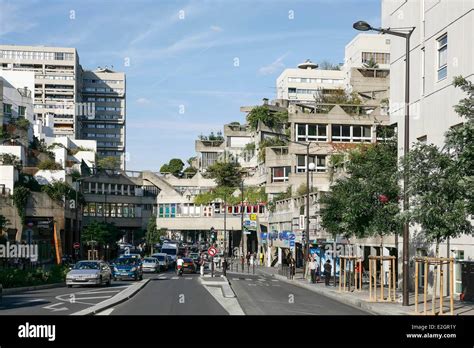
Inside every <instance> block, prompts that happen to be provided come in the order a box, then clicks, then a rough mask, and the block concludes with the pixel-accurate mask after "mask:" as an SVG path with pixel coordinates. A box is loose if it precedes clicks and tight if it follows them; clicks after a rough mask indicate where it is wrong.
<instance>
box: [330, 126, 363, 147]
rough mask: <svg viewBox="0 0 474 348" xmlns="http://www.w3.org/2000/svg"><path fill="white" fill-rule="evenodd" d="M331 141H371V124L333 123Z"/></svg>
mask: <svg viewBox="0 0 474 348" xmlns="http://www.w3.org/2000/svg"><path fill="white" fill-rule="evenodd" d="M331 130H332V141H344V142H354V143H356V142H365V141H366V142H370V141H372V126H369V125H353V126H350V125H344V124H333V125H332V126H331Z"/></svg>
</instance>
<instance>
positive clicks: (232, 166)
mask: <svg viewBox="0 0 474 348" xmlns="http://www.w3.org/2000/svg"><path fill="white" fill-rule="evenodd" d="M206 177H208V178H211V179H214V180H215V181H216V184H217V186H225V187H237V186H239V185H240V182H241V181H242V174H241V172H240V165H239V164H238V163H234V162H216V163H214V164H213V165H211V166H209V167H208V168H207V171H206Z"/></svg>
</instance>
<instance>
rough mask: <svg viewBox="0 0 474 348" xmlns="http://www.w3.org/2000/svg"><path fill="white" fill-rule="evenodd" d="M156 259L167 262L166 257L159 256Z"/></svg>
mask: <svg viewBox="0 0 474 348" xmlns="http://www.w3.org/2000/svg"><path fill="white" fill-rule="evenodd" d="M156 258H157V259H158V261H165V257H164V256H157V257H156Z"/></svg>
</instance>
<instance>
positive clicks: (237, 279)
mask: <svg viewBox="0 0 474 348" xmlns="http://www.w3.org/2000/svg"><path fill="white" fill-rule="evenodd" d="M232 280H240V278H232Z"/></svg>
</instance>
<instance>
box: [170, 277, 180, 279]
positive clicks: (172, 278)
mask: <svg viewBox="0 0 474 348" xmlns="http://www.w3.org/2000/svg"><path fill="white" fill-rule="evenodd" d="M171 279H179V277H173V278H171Z"/></svg>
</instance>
